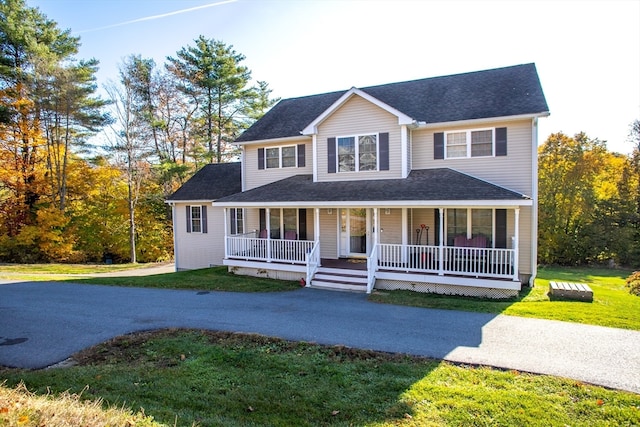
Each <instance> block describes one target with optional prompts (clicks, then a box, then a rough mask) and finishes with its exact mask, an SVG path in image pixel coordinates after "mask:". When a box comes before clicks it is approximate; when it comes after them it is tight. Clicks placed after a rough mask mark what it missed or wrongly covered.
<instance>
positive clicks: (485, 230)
mask: <svg viewBox="0 0 640 427" xmlns="http://www.w3.org/2000/svg"><path fill="white" fill-rule="evenodd" d="M492 235H493V211H492V210H491V209H471V237H476V236H485V237H486V238H487V239H489V240H491V236H492Z"/></svg>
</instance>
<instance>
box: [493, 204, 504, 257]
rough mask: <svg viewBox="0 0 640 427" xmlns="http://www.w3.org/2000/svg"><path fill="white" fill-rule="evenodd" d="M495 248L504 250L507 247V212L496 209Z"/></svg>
mask: <svg viewBox="0 0 640 427" xmlns="http://www.w3.org/2000/svg"><path fill="white" fill-rule="evenodd" d="M495 247H496V248H501V249H506V247H507V210H506V209H496V241H495Z"/></svg>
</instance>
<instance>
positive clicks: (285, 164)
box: [265, 145, 296, 169]
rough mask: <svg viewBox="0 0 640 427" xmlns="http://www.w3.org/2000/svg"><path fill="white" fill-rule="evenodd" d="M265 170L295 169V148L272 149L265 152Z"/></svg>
mask: <svg viewBox="0 0 640 427" xmlns="http://www.w3.org/2000/svg"><path fill="white" fill-rule="evenodd" d="M265 154H266V156H265V160H266V162H267V169H272V168H294V167H296V146H295V145H292V146H289V147H274V148H267V149H266V150H265Z"/></svg>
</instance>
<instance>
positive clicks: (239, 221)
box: [229, 208, 244, 234]
mask: <svg viewBox="0 0 640 427" xmlns="http://www.w3.org/2000/svg"><path fill="white" fill-rule="evenodd" d="M229 213H230V216H231V234H243V233H244V211H243V210H242V209H236V208H232V209H230V210H229Z"/></svg>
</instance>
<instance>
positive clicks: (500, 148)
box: [496, 128, 507, 156]
mask: <svg viewBox="0 0 640 427" xmlns="http://www.w3.org/2000/svg"><path fill="white" fill-rule="evenodd" d="M506 155H507V128H496V156H506Z"/></svg>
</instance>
